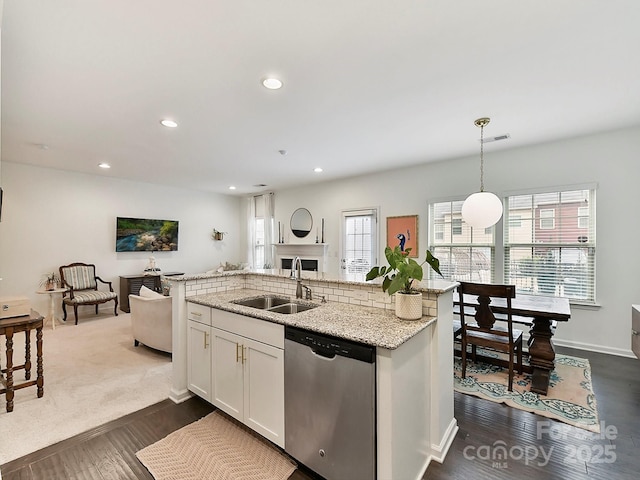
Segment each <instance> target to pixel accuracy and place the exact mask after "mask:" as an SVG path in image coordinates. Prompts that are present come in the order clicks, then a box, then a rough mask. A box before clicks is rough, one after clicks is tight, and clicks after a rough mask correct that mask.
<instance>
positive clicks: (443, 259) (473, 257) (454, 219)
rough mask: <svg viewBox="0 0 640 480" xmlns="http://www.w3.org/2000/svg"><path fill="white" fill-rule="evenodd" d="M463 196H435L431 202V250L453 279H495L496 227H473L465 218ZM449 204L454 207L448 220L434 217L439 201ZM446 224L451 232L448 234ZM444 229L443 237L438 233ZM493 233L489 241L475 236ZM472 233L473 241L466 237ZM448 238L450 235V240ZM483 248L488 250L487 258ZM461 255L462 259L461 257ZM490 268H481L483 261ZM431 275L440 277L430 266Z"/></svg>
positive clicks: (486, 280) (474, 280) (493, 280)
mask: <svg viewBox="0 0 640 480" xmlns="http://www.w3.org/2000/svg"><path fill="white" fill-rule="evenodd" d="M463 201H464V198H460V197H455V198H445V199H434V200H433V201H430V202H429V247H428V248H429V250H430V251H431V252H432V253H433V254H434V255H435V256H436V257H438V258H439V260H440V267H441V271H442V274H443V275H444V277H445V278H447V279H450V280H454V281H471V282H481V283H492V282H495V281H496V279H495V275H496V235H495V232H496V227H490V228H489V229H485V228H479V229H474V228H472V227H471V226H469V225H467V223H466V222H465V221H464V219H463V218H462V213H461V209H462V203H463ZM446 204H450V205H449V206H450V209H451V211H452V213H451V218H450V219H449V221H446V220H445V222H444V223H440V222H438V221H437V220H436V218H435V208H436V205H442V206H443V207H444V206H445V205H446ZM447 227H448V228H449V235H448V236H447ZM438 232H442V238H439V236H436V235H437V234H438ZM478 235H479V238H483V237H485V238H486V237H487V236H490V241H488V242H478V241H474V237H475V238H478ZM465 237H469V238H470V241H464V239H465ZM447 238H448V239H449V240H448V241H447ZM483 250H488V251H489V257H490V258H488V259H487V258H486V255H485V254H484V252H483ZM459 259H462V261H460V260H459ZM487 264H488V265H489V268H488V269H486V268H481V267H482V266H484V265H487ZM429 278H440V277H439V276H437V274H435V272H433V271H432V270H431V269H429Z"/></svg>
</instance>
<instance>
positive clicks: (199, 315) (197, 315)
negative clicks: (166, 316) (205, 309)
mask: <svg viewBox="0 0 640 480" xmlns="http://www.w3.org/2000/svg"><path fill="white" fill-rule="evenodd" d="M189 315H193V316H194V317H201V316H202V314H201V313H200V312H189Z"/></svg>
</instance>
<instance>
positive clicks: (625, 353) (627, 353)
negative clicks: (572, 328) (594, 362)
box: [553, 338, 636, 358]
mask: <svg viewBox="0 0 640 480" xmlns="http://www.w3.org/2000/svg"><path fill="white" fill-rule="evenodd" d="M553 344H554V345H556V346H558V347H567V348H575V349H576V350H585V351H588V352H596V353H605V354H607V355H617V356H618V357H628V358H636V356H635V354H634V353H633V352H632V351H631V350H630V349H623V348H612V347H603V346H602V345H594V344H592V343H583V342H571V341H568V340H559V339H557V338H554V339H553Z"/></svg>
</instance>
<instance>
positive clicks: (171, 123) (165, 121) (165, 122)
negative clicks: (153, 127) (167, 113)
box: [160, 118, 178, 128]
mask: <svg viewBox="0 0 640 480" xmlns="http://www.w3.org/2000/svg"><path fill="white" fill-rule="evenodd" d="M160 123H161V124H162V125H164V126H165V127H169V128H176V127H177V126H178V124H177V123H176V122H174V121H173V120H169V119H168V118H165V119H162V120H160Z"/></svg>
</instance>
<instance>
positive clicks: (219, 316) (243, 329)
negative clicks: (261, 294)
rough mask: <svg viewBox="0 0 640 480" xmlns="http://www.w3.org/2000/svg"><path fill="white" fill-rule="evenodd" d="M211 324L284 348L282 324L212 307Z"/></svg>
mask: <svg viewBox="0 0 640 480" xmlns="http://www.w3.org/2000/svg"><path fill="white" fill-rule="evenodd" d="M211 325H213V326H214V327H216V328H219V329H221V330H225V331H227V332H231V333H235V334H237V335H242V336H243V337H247V338H251V339H253V340H257V341H258V342H262V343H266V344H267V345H272V346H274V347H276V348H284V326H283V325H280V324H278V323H271V322H269V321H267V320H260V319H258V318H253V317H245V316H244V315H238V314H237V313H231V312H227V311H225V310H218V309H216V308H213V309H212V310H211Z"/></svg>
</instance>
